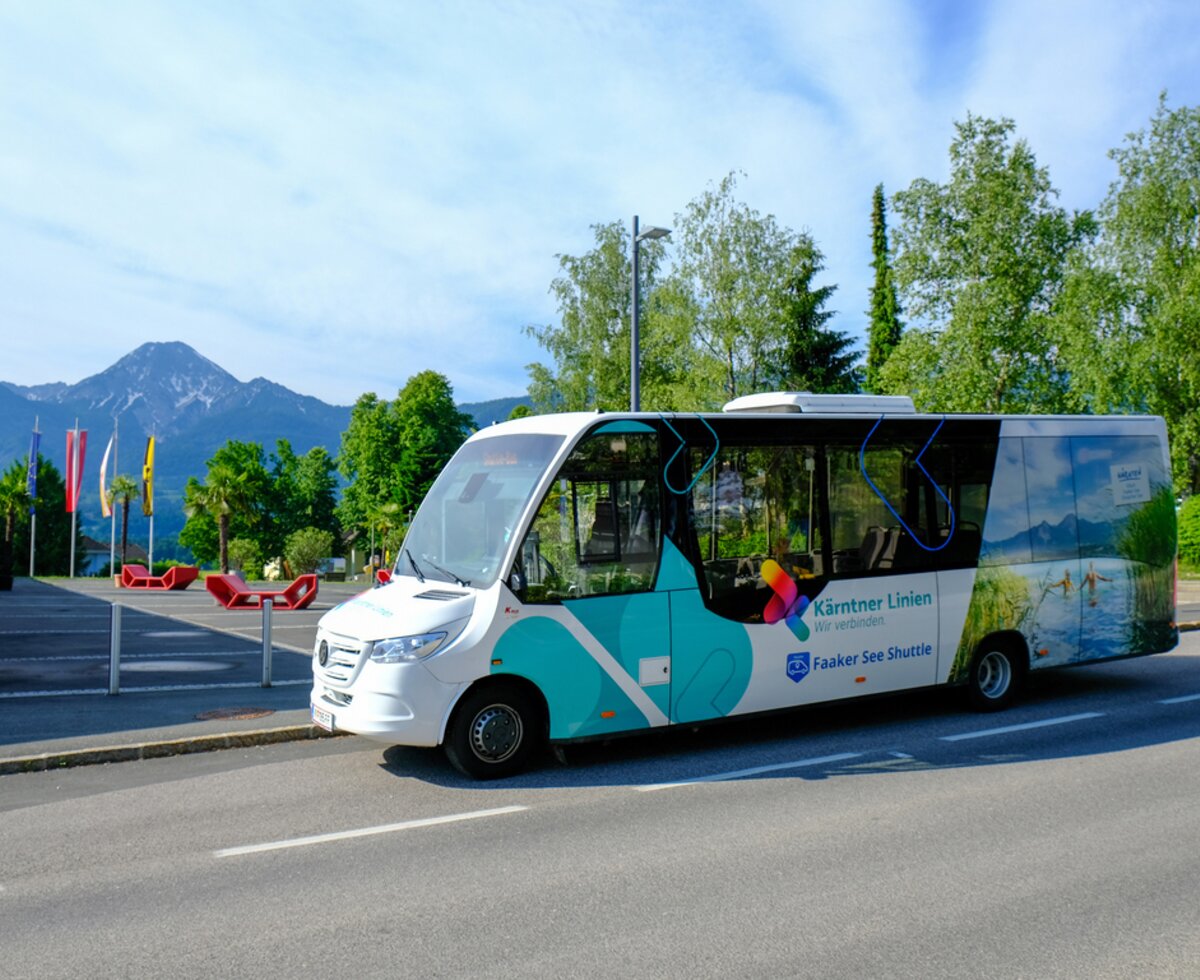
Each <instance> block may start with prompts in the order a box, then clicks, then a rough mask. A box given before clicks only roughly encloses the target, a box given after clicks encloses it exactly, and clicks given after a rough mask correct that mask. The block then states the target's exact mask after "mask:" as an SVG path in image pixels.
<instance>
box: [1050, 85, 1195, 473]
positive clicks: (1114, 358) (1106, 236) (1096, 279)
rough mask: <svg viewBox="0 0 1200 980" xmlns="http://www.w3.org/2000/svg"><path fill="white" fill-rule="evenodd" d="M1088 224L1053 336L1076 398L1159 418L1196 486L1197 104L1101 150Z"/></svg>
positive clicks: (1163, 114) (1179, 464)
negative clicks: (1100, 180)
mask: <svg viewBox="0 0 1200 980" xmlns="http://www.w3.org/2000/svg"><path fill="white" fill-rule="evenodd" d="M1110 156H1111V157H1112V159H1113V160H1114V161H1115V162H1116V165H1117V179H1116V181H1115V182H1114V183H1113V184H1112V186H1111V187H1110V189H1109V192H1108V195H1107V197H1106V198H1105V200H1104V202H1103V204H1102V205H1101V207H1100V209H1099V217H1100V235H1099V237H1098V239H1097V240H1096V242H1095V244H1094V246H1093V247H1091V248H1089V249H1088V250H1087V253H1086V256H1085V257H1084V258H1083V259H1082V260H1080V261H1078V262H1077V263H1076V264H1075V266H1074V267H1073V269H1072V275H1071V276H1070V278H1069V282H1068V289H1067V296H1066V298H1065V301H1064V303H1063V316H1062V321H1063V324H1064V326H1065V333H1066V341H1065V347H1066V351H1067V355H1068V358H1069V363H1070V367H1071V371H1072V381H1073V388H1074V390H1075V391H1074V393H1075V395H1076V397H1077V401H1078V404H1079V405H1080V406H1081V407H1086V408H1094V409H1095V410H1098V411H1150V412H1154V413H1156V414H1161V415H1163V416H1165V418H1166V419H1167V424H1168V426H1169V428H1170V435H1171V448H1172V454H1173V457H1174V470H1175V478H1176V482H1177V485H1178V486H1179V487H1180V488H1181V489H1188V490H1191V491H1192V492H1196V491H1200V358H1198V357H1197V351H1198V350H1200V108H1197V107H1190V108H1189V107H1184V108H1180V109H1174V110H1172V109H1169V108H1168V107H1167V103H1166V96H1165V95H1163V96H1162V97H1161V98H1160V100H1159V104H1158V109H1157V111H1156V113H1155V115H1154V117H1153V118H1152V119H1151V121H1150V126H1149V129H1147V130H1142V131H1139V132H1136V133H1133V134H1131V135H1130V136H1128V137H1127V138H1126V141H1125V143H1124V145H1123V146H1121V147H1119V148H1117V149H1115V150H1113V151H1112V152H1111V153H1110Z"/></svg>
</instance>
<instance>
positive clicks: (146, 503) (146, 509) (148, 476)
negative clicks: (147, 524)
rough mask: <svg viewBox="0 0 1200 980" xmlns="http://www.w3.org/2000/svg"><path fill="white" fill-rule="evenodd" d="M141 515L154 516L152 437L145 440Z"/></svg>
mask: <svg viewBox="0 0 1200 980" xmlns="http://www.w3.org/2000/svg"><path fill="white" fill-rule="evenodd" d="M142 513H143V514H145V515H146V516H147V517H152V516H154V436H151V437H150V438H149V439H147V440H146V458H145V459H144V460H143V461H142Z"/></svg>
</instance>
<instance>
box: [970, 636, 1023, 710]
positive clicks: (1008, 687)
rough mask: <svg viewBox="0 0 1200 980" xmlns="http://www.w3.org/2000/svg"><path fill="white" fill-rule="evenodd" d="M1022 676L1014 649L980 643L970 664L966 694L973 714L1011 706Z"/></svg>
mask: <svg viewBox="0 0 1200 980" xmlns="http://www.w3.org/2000/svg"><path fill="white" fill-rule="evenodd" d="M1023 676H1024V671H1023V669H1022V665H1021V661H1020V659H1019V658H1018V656H1017V654H1016V653H1015V651H1014V649H1013V647H1011V646H1009V645H1007V644H1003V643H998V642H995V641H985V642H984V643H982V644H980V647H979V649H978V650H977V651H976V652H975V657H974V659H973V660H972V661H971V672H970V675H969V677H968V680H967V694H968V698H969V699H970V702H971V706H972V707H973V708H974V709H975V710H976V711H1001V710H1003V709H1004V708H1007V707H1009V706H1011V705H1012V703H1013V701H1015V700H1016V697H1017V692H1018V690H1019V688H1020V685H1021V680H1022V678H1023Z"/></svg>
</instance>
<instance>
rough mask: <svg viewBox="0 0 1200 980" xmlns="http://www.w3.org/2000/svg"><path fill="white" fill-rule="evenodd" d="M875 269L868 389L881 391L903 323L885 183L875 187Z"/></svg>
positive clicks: (872, 235)
mask: <svg viewBox="0 0 1200 980" xmlns="http://www.w3.org/2000/svg"><path fill="white" fill-rule="evenodd" d="M871 268H872V269H874V270H875V281H874V283H872V285H871V309H870V310H869V311H868V314H867V315H868V316H869V317H870V325H869V327H868V332H867V369H866V385H865V387H866V389H867V391H878V390H879V385H880V372H881V371H882V370H883V366H884V365H885V364H886V363H887V360H888V358H889V357H891V356H892V351H894V350H895V349H896V347H897V345H898V344H899V343H900V335H901V331H902V330H903V326H902V324H901V322H900V300H899V298H898V297H897V296H896V282H895V276H894V273H893V272H892V263H891V259H890V258H889V256H888V236H887V202H886V201H885V199H884V196H883V184H878V185H876V187H875V193H874V195H873V196H872V199H871Z"/></svg>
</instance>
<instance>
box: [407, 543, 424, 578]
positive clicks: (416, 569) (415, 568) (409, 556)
mask: <svg viewBox="0 0 1200 980" xmlns="http://www.w3.org/2000/svg"><path fill="white" fill-rule="evenodd" d="M404 557H405V558H407V559H408V563H409V564H410V565H412V570H413V571H414V572H416V573H417V581H418V582H420V583H421V584H422V585H424V584H425V576H424V575H422V574H421V566H420V565H418V564H417V560H416V559H415V558H414V557H413V556H412V552H411V551H409V550H408V549H407V548H405V549H404Z"/></svg>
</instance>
